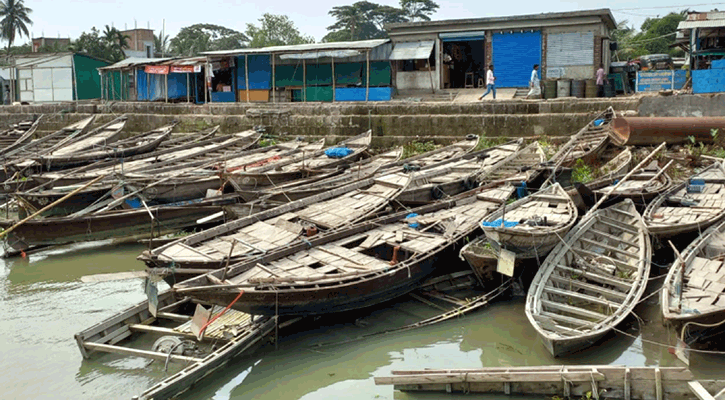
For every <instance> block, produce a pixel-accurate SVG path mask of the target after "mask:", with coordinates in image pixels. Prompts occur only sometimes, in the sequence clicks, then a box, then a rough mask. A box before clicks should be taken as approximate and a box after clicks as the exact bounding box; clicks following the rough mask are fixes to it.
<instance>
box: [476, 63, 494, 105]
mask: <svg viewBox="0 0 725 400" xmlns="http://www.w3.org/2000/svg"><path fill="white" fill-rule="evenodd" d="M491 92H493V98H494V100H495V99H496V77H495V76H493V64H491V65H489V66H488V72H486V93H484V94H482V95H481V97H479V98H478V100H483V98H484V97H486V95H487V94H489V93H491Z"/></svg>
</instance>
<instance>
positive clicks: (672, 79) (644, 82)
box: [636, 69, 687, 92]
mask: <svg viewBox="0 0 725 400" xmlns="http://www.w3.org/2000/svg"><path fill="white" fill-rule="evenodd" d="M686 82H687V71H686V70H683V69H680V70H669V69H668V70H663V71H639V72H637V84H636V86H637V92H659V91H660V90H679V89H682V87H683V86H685V83H686Z"/></svg>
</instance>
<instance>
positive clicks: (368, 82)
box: [365, 51, 370, 101]
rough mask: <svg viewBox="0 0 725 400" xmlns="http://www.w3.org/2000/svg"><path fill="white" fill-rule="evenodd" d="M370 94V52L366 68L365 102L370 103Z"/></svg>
mask: <svg viewBox="0 0 725 400" xmlns="http://www.w3.org/2000/svg"><path fill="white" fill-rule="evenodd" d="M369 92H370V52H369V51H368V57H367V66H366V68H365V101H368V93H369Z"/></svg>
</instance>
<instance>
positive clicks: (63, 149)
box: [44, 115, 128, 170]
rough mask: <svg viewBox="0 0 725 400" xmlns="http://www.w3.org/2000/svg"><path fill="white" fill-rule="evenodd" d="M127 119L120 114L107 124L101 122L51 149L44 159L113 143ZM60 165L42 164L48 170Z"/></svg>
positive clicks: (118, 136)
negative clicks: (94, 127) (80, 135)
mask: <svg viewBox="0 0 725 400" xmlns="http://www.w3.org/2000/svg"><path fill="white" fill-rule="evenodd" d="M127 119H128V117H126V116H125V115H122V116H120V117H118V118H116V119H114V120H113V121H111V122H109V123H107V124H103V125H101V126H99V127H98V128H96V129H93V130H92V131H90V132H88V133H86V134H85V135H84V136H82V137H79V138H77V139H75V140H74V141H73V142H71V143H69V144H65V145H61V146H60V147H58V148H55V149H52V150H51V151H49V152H48V154H47V155H46V156H45V157H46V159H49V160H52V158H47V157H61V156H69V155H71V154H75V153H80V152H82V151H87V150H91V149H96V148H98V147H105V146H107V145H109V144H111V143H114V142H116V141H118V139H119V138H120V136H121V131H122V130H123V127H124V126H125V125H126V120H127ZM62 166H63V165H62V163H61V165H60V166H59V167H56V166H54V165H53V164H52V163H48V164H44V167H45V168H46V169H48V170H52V169H54V168H55V169H58V168H61V167H62Z"/></svg>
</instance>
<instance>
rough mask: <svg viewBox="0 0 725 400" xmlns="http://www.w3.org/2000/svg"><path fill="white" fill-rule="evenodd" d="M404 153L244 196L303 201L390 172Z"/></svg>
mask: <svg viewBox="0 0 725 400" xmlns="http://www.w3.org/2000/svg"><path fill="white" fill-rule="evenodd" d="M402 153H403V149H402V148H400V147H399V148H396V149H393V150H390V151H387V152H384V153H381V154H378V155H376V156H373V157H370V158H365V159H362V160H359V161H356V162H355V163H353V164H352V165H350V166H349V167H345V168H344V169H336V170H333V171H330V172H329V173H325V174H320V175H316V176H314V177H310V178H307V179H303V180H299V181H294V182H290V183H289V184H283V185H280V186H277V187H275V188H274V189H265V190H262V191H261V192H258V193H254V192H252V191H245V192H243V193H253V195H252V196H245V200H247V201H252V200H255V199H256V198H259V197H263V198H264V199H265V200H267V201H273V202H278V203H286V202H290V201H295V200H299V199H303V198H305V197H309V196H314V195H316V194H319V193H322V192H323V191H327V190H331V189H334V188H336V187H340V186H341V185H345V184H348V183H351V182H355V181H358V180H361V179H367V178H370V177H372V176H373V175H375V174H377V173H379V172H381V171H384V170H388V169H389V168H391V167H392V166H393V165H394V164H395V163H396V162H397V161H398V160H400V156H401V155H402ZM338 168H339V167H338ZM391 169H392V168H391ZM243 195H244V194H243Z"/></svg>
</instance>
